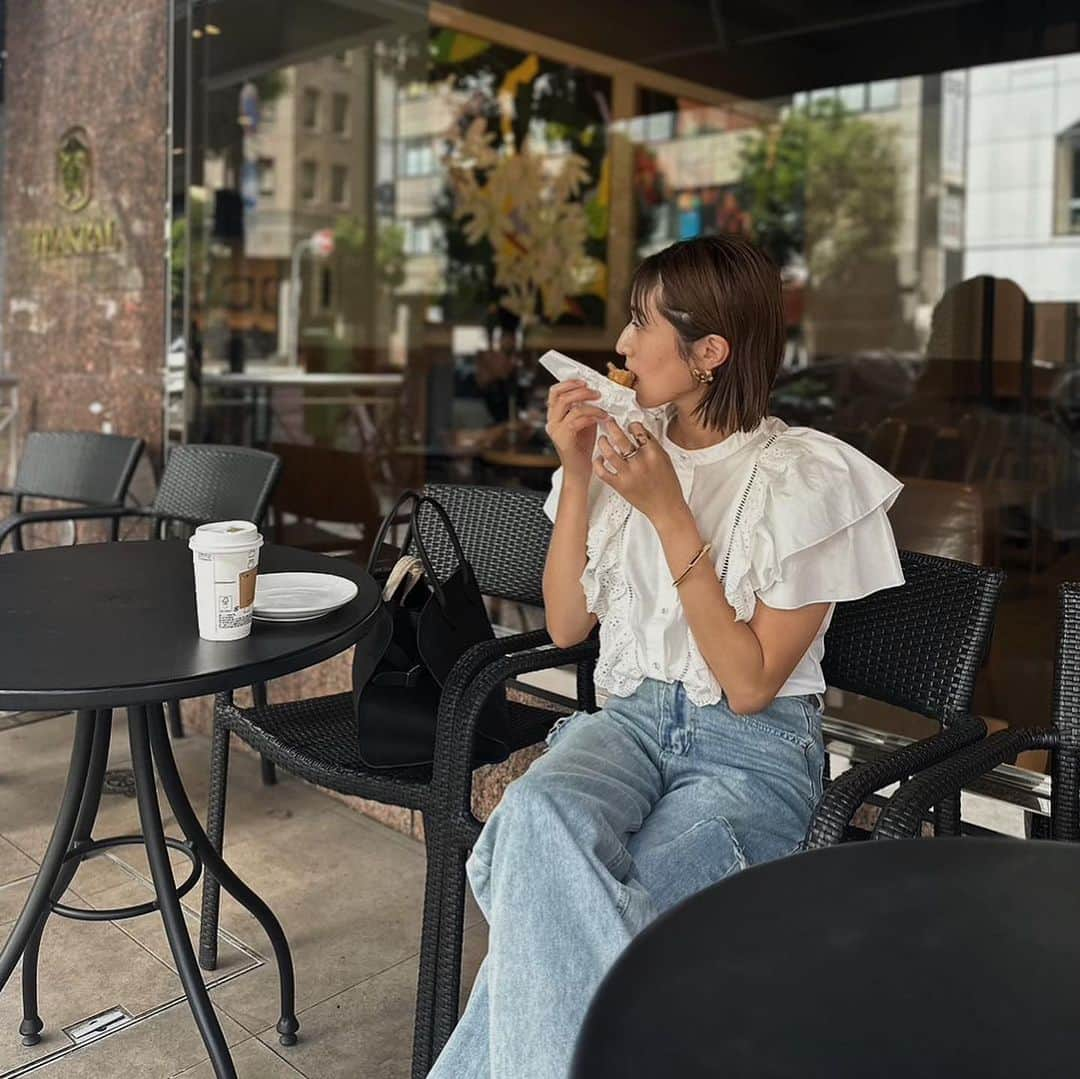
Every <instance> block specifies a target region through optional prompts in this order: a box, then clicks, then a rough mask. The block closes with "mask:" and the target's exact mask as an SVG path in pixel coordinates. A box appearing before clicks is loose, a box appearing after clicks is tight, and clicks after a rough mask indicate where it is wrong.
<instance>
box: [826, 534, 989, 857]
mask: <svg viewBox="0 0 1080 1079" xmlns="http://www.w3.org/2000/svg"><path fill="white" fill-rule="evenodd" d="M900 560H901V563H902V565H903V568H904V577H905V578H906V583H905V584H903V585H902V586H900V587H899V588H891V589H888V590H887V591H884V592H877V593H875V594H874V595H872V596H868V597H867V598H866V599H861V600H856V601H854V602H852V603H841V604H839V605H838V606H837V608H836V612H835V615H834V617H833V621H832V624H831V626H830V627H829V632H828V634H827V635H826V637H825V659H824V663H823V666H824V674H825V681H826V683H827V684H828V685H830V686H834V687H836V688H837V689H843V690H849V691H851V692H853V693H860V694H863V695H864V696H867V697H873V698H874V699H876V700H879V701H884V702H886V703H887V704H894V705H897V706H899V707H901V708H906V709H908V710H909V711H912V712H918V713H919V714H920V715H923V716H927V717H928V718H930V719H935V720H937V721H938V722H939V723H940V724H941V725H942V730H941V731H940V732H939V733H937V734H935V735H933V736H931V737H930V738H925V739H923V740H922V741H919V742H913V743H912V744H911V745H908V746H905V747H904V748H903V749H900V750H897V751H896V752H894V753H890V754H888V755H887V756H885V757H882V758H881V759H880V760H876V761H872V762H868V763H865V764H861V765H857V766H856V767H854V768H852V769H851V770H850V771H848V772H845V773H844V774H843V775H841V776H840V777H839V778H837V779H836V780H834V781H833V782H832V783H831V784H830V785H829V786H828V788H826V791H825V796H824V798H822V800H821V802H820V803H819V805H818V809H817V812H816V813H815V815H814V819H813V820H812V821H811V824H810V829H809V833H808V836H807V845H808V846H810V847H824V846H830V845H832V844H834V843H839V842H841V841H842V840H843V839H844V838H845V836H846V834H847V831H848V828H849V825H850V823H851V820H852V817H853V816H854V814H855V812H856V811H857V810H858V808H859V807H860V806H861V805H862V804H863V802H864V801H865V800H866V799H867V798H868V797H869V796H870V795H872V794H873V793H874V792H875V791H878V790H880V789H881V788H882V787H886V786H888V785H889V784H891V783H897V782H902V781H904V780H907V779H908V778H909V777H910V776H912V775H915V774H916V773H918V772H920V771H922V770H923V769H925V768H929V767H930V766H931V765H933V764H936V763H937V762H938V761H941V760H944V759H946V758H947V757H948V756H950V755H951V754H952V753H954V752H955V751H956V750H958V749H962V748H963V747H965V746H969V745H972V744H973V743H975V742H978V741H980V740H981V739H983V738H984V737H985V735H986V724H985V723H983V721H982V720H981V719H980V718H979V717H977V716H973V715H972V714H971V700H972V696H973V694H974V691H975V677H976V675H977V674H978V672H979V668H980V667H981V666H982V664H983V661H984V660H985V658H986V655H987V652H988V650H989V648H990V637H991V633H992V631H993V626H994V611H995V608H996V606H997V599H998V593H999V591H1000V589H1001V584H1002V582H1003V581H1004V579H1005V575H1004V573H1002V572H1001V571H1000V570H994V569H987V568H984V567H982V566H973V565H970V564H969V563H967V562H956V561H953V560H952V559H948V558H937V557H934V556H933V555H924V554H915V553H913V552H911V551H903V552H901V555H900ZM959 826H960V803H959V797H956V798H949V799H945V800H943V801H942V803H941V804H940V805H939V806H938V809H937V812H936V813H935V820H934V827H935V830H936V831H937V832H938V833H939V834H955V833H956V832H958V831H959Z"/></svg>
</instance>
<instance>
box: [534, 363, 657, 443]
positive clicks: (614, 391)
mask: <svg viewBox="0 0 1080 1079" xmlns="http://www.w3.org/2000/svg"><path fill="white" fill-rule="evenodd" d="M540 365H541V366H542V367H544V368H545V369H546V370H547V371H550V372H551V374H552V375H554V376H555V378H557V379H558V380H559V381H560V382H566V381H567V380H568V379H572V378H580V379H581V380H582V382H584V383H585V384H586V385H587V386H588V387H589V389H591V390H596V391H597V392H598V393H599V394H600V399H599V400H597V401H590V402H589V404H592V405H596V407H597V408H602V409H603V410H604V411H605V412H606V413H607V414H608V415H609V416H610V417H611V418H612V419H613V420H614V421H615V422H616V423H617V424H618V425H619V426H620V427H621V428H622V429H623V430H624V431H625V430H626V429H627V425H628V424H631V423H640V424H641V425H642V426H643V427H644V428H645V430H646V431H648V432H649V434H651V435H652V436H653V437H654V438H657V437H659V435H660V431H661V428H662V427H663V423H664V409H663V408H650V409H644V408H642V407H641V406H640V405H639V404H638V403H637V394H636V393H635V391H634V390H633V389H632V388H631V387H630V386H620V385H619V384H618V383H617V382H612V381H611V379H610V378H608V377H607V375H602V374H601V373H600V372H599V371H594V370H593V369H592V368H591V367H586V366H585V364H583V363H579V362H578V361H577V360H572V359H570V357H569V356H564V355H563V354H562V353H561V352H556V351H555V350H554V349H551V350H550V351H548V352H545V353H544V355H543V356H541V357H540ZM597 437H599V433H598V436H597Z"/></svg>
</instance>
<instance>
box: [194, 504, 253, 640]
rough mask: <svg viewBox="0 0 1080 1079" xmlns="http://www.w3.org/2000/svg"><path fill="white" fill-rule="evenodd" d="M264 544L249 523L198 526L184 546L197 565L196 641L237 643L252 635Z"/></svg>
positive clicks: (229, 522)
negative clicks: (252, 613) (198, 637)
mask: <svg viewBox="0 0 1080 1079" xmlns="http://www.w3.org/2000/svg"><path fill="white" fill-rule="evenodd" d="M262 543H263V538H262V536H261V535H260V534H259V530H258V529H257V528H256V527H255V526H254V525H253V524H252V523H251V522H250V521H215V522H214V523H213V524H208V525H200V526H199V527H198V528H197V529H195V534H194V535H193V536H192V537H191V539H190V540H189V541H188V546H189V547H190V548H191V554H192V559H193V561H194V564H195V607H196V609H197V611H198V615H199V636H200V637H202V638H203V639H204V640H207V641H238V640H240V639H241V638H243V637H246V636H247V635H248V634H249V633H250V632H251V611H252V608H253V607H254V605H255V578H256V576H257V575H258V572H259V548H260V547H261V546H262Z"/></svg>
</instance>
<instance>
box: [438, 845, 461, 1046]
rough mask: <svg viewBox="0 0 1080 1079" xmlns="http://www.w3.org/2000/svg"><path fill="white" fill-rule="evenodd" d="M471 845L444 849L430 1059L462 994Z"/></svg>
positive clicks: (448, 1030)
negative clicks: (469, 847) (463, 946)
mask: <svg viewBox="0 0 1080 1079" xmlns="http://www.w3.org/2000/svg"><path fill="white" fill-rule="evenodd" d="M468 857H469V851H468V848H465V847H461V846H458V845H457V844H456V843H454V844H453V846H450V845H449V844H447V849H446V850H445V851H444V852H443V859H442V869H441V872H440V876H441V887H440V889H439V890H440V893H441V900H440V908H441V909H440V910H439V912H438V918H439V921H438V926H439V952H438V965H437V968H436V972H435V986H434V994H433V995H434V1005H435V1010H434V1019H433V1022H432V1025H431V1060H432V1062H434V1061H436V1060H438V1058H439V1054H440V1053H441V1052H442V1051H443V1047H444V1046H445V1045H446V1043H447V1042H448V1041H449V1040H450V1035H451V1034H452V1033H453V1032H454V1027H455V1026H457V1021H458V1012H459V1006H458V1005H459V999H460V997H461V951H462V943H463V939H464V935H465V886H466V881H465V862H466V861H467V859H468Z"/></svg>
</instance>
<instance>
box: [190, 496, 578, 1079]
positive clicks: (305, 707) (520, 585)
mask: <svg viewBox="0 0 1080 1079" xmlns="http://www.w3.org/2000/svg"><path fill="white" fill-rule="evenodd" d="M425 490H426V492H427V493H428V494H431V495H432V496H434V497H435V498H436V499H438V501H439V502H441V503H442V505H443V506H444V507H445V508H446V510H447V512H448V514H449V515H450V518H451V520H452V521H453V523H454V526H455V529H456V531H457V532H458V534H459V536H460V537H461V541H462V546H463V548H464V550H465V555H466V557H467V558H468V559H469V561H470V562H471V563H472V565H473V568H474V569H475V571H476V576H477V580H478V583H479V585H480V590H481V591H482V592H483V593H484V594H485V595H487V596H492V597H498V598H501V599H504V600H508V601H511V602H515V603H524V604H535V605H539V604H541V603H542V599H543V595H542V580H543V569H544V561H545V558H546V554H547V548H548V542H549V540H550V537H551V524H550V522H549V521H548V519H547V518H546V517H545V516H544V513H543V502H544V496H543V495H542V494H540V493H536V492H532V491H523V490H508V489H499V488H486V487H471V486H470V487H459V486H449V485H448V486H441V485H430V486H428V487H427V488H426V489H425ZM430 513H431V511H430V510H426V512H425V511H422V514H421V518H420V527H421V529H422V530H424V529H425V519H428V520H430V517H427V515H429V514H430ZM434 531H435V533H436V536H435V538H433V539H432V541H431V542H430V543H429V546H430V553H431V557H432V561H433V564H434V566H435V569H436V572H438V573H440V574H442V573H447V572H449V571H450V570H451V569H452V568H453V565H454V556H453V553H452V551H451V549H450V548H449V546H448V545H445V542H444V541H442V533H441V530H434ZM424 535H425V539H427V538H428V534H427V532H426V531H425V532H424ZM359 647H363V645H362V644H361V645H360V646H359ZM596 653H597V645H596V643H595V642H594V641H592V640H590V641H587V642H584V643H583V644H580V645H577V646H576V647H574V648H569V649H557V648H554V647H553V646H551V638H550V637H549V636H548V634H547V632H546V631H545V630H536V631H534V632H529V633H521V634H517V635H515V636H511V637H503V638H501V639H499V640H495V641H490V642H485V643H483V644H481V645H478V646H476V647H475V648H473V649H471V650H470V651H469V652H468V653H467V654H466V655H465V656H464V657H462V659H461V660H460V661H459V663H458V664H457V666H456V667H455V668H454V671H453V672H452V674H451V677H450V680H449V682H448V684H447V685H446V687H444V692H443V694H442V698H441V700H440V703H439V715H438V720H437V722H438V747H437V751H436V752H437V759H436V763H435V765H434V767H431V766H428V767H419V768H402V769H397V770H392V771H375V770H372V769H370V768H368V767H367V766H365V765H364V763H363V762H362V761H361V760H360V758H359V755H358V752H357V749H358V746H357V737H356V722H357V720H356V716H355V712H354V708H353V701H352V694H351V693H339V694H336V695H334V696H329V697H322V698H318V699H314V700H305V701H293V702H289V703H286V704H273V705H270V706H269V707H267V706H266V705H265V704H262V705H259V704H257V705H256V706H255V707H254V708H240V707H237V706H236V705H234V704H233V702H232V699H231V695H222V696H221V697H219V698H218V701H217V706H216V708H215V716H214V734H213V742H212V747H211V758H210V774H211V783H210V801H209V810H208V822H207V834H208V835H209V836H210V840H211V842H212V843H213V844H214V845H215V846H216V847H217V848H218V849H219V850H220V849H221V845H222V839H223V832H224V817H225V788H226V781H227V774H228V754H229V736H230V734H236V735H238V736H239V737H240V738H242V739H243V740H244V741H245V742H247V743H248V744H249V745H250V746H252V747H253V748H255V749H256V750H258V751H259V753H261V754H263V755H264V757H265V758H267V759H268V760H270V761H272V762H273V763H275V764H277V765H279V766H280V767H282V768H284V769H286V770H287V771H289V772H291V773H293V774H294V775H298V776H300V777H301V778H303V779H307V780H309V781H311V782H313V783H317V784H319V785H320V786H323V787H328V788H330V789H332V790H335V791H339V792H341V793H344V794H355V795H359V796H361V797H364V798H370V799H374V800H375V801H378V802H382V803H384V804H387V805H396V806H405V807H408V808H411V809H418V810H420V812H421V813H422V814H423V819H424V833H425V842H426V847H427V873H428V876H427V887H426V893H425V902H424V922H423V933H422V940H421V959H420V977H419V984H418V988H417V1010H416V1028H415V1036H414V1044H413V1075H414V1076H417V1077H421V1076H424V1075H426V1074H427V1072H428V1069H429V1067H430V1065H431V1061H432V1060H433V1051H432V1050H433V1042H432V1037H433V1033H434V1027H433V1023H434V1022H435V1016H436V1014H437V1013H438V1014H441V1015H443V1016H444V1017H447V1016H448V1017H450V1026H451V1027H452V1026H453V1021H454V1020H456V1018H457V1000H458V986H459V978H460V971H459V962H460V954H461V928H462V925H461V922H462V912H463V909H464V901H465V880H464V876H463V875H462V874H461V873H457V874H455V873H453V872H449V873H448V872H445V871H444V862H450V863H454V864H457V862H458V861H460V855H461V851H462V850H464V849H465V847H466V846H467V845H470V844H471V841H472V838H473V836H474V834H475V832H476V831H477V830H478V829H479V823H478V822H476V821H475V820H474V819H473V818H472V816H471V814H469V816H468V823H466V822H465V820H464V818H463V817H462V812H461V810H460V807H462V806H464V807H467V806H468V803H469V799H470V792H471V789H472V770H473V760H472V739H473V733H474V730H475V718H476V714H477V713H478V711H479V705H480V702H482V701H483V700H484V699H485V698H486V697H487V696H488V695H489V694H491V693H493V692H495V691H496V690H498V689H499V688H500V687H501V686H502V685H503V683H505V682H506V680H507V679H510V678H513V677H515V676H517V675H520V674H524V673H526V672H528V671H539V670H544V669H547V668H551V667H557V666H562V665H565V664H576V665H577V669H578V680H577V685H578V705H579V707H580V708H582V709H584V710H587V711H592V710H594V709H595V706H596V700H595V694H594V691H593V667H594V660H595V657H596ZM507 707H508V712H509V717H510V730H511V732H512V733H511V743H512V748H513V749H519V748H521V747H524V746H528V745H532V744H534V743H536V742H539V741H542V740H543V738H544V737H545V736H546V734H547V732H548V730H549V729H550V727H551V725H552V723H553V722H554V721H555V719H556V718H557V716H558V713H556V712H553V711H550V710H548V709H543V708H539V707H530V706H527V705H525V704H521V703H518V702H513V701H510V702H508V703H507ZM474 710H475V711H474ZM447 807H454V808H456V809H458V812H455V813H454V814H453V815H452V816H450V815H448V813H447ZM466 812H467V810H466ZM218 900H219V892H218V888H217V886H216V885H215V883H214V882H213V881H212V880H210V879H207V881H206V883H205V884H204V887H203V905H202V922H201V930H200V950H199V961H200V963H201V964H202V966H203V967H204V968H205V969H207V970H213V969H214V967H215V966H216V963H217V926H218ZM440 952H445V954H447V955H449V956H451V957H452V958H453V959H454V962H451V963H447V964H445V965H444V964H441V963H440V962H439V955H438V953H440ZM444 1025H445V1019H444ZM439 1047H441V1042H440V1043H439V1044H438V1046H436V1048H439Z"/></svg>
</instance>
